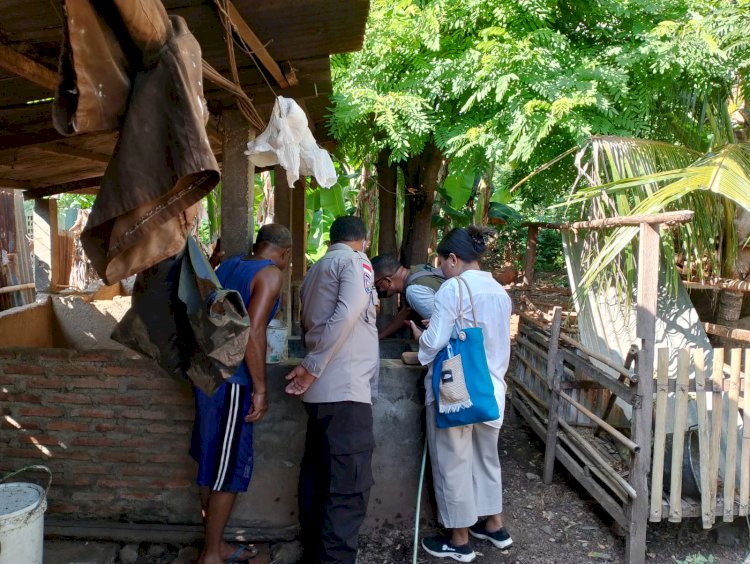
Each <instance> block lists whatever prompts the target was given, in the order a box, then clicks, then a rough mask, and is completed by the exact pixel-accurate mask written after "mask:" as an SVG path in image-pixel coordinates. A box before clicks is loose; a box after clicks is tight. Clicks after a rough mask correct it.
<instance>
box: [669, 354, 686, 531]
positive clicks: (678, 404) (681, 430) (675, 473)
mask: <svg viewBox="0 0 750 564" xmlns="http://www.w3.org/2000/svg"><path fill="white" fill-rule="evenodd" d="M689 368H690V353H689V352H688V350H687V349H680V350H678V351H677V392H676V393H675V408H674V411H675V415H674V431H673V433H672V470H671V472H670V474H669V520H670V521H672V522H673V523H679V522H680V521H682V457H683V455H684V451H685V427H686V426H687V402H688V380H689V378H690V375H689V373H688V370H689Z"/></svg>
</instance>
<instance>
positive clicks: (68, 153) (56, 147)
mask: <svg viewBox="0 0 750 564" xmlns="http://www.w3.org/2000/svg"><path fill="white" fill-rule="evenodd" d="M34 150H35V151H39V152H42V153H48V154H50V155H58V156H64V157H72V158H74V159H82V160H85V161H95V162H99V163H108V162H109V161H110V159H111V158H112V157H111V156H110V155H105V154H104V153H97V152H95V151H89V150H88V149H81V148H80V147H74V146H73V145H68V144H66V143H49V144H45V145H37V146H35V147H34Z"/></svg>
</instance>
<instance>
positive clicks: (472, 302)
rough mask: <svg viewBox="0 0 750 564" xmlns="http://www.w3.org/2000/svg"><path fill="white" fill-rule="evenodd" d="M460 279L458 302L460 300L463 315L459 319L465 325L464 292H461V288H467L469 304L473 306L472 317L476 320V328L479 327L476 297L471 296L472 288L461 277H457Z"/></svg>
mask: <svg viewBox="0 0 750 564" xmlns="http://www.w3.org/2000/svg"><path fill="white" fill-rule="evenodd" d="M457 278H458V300H459V304H458V307H459V310H460V311H461V313H460V314H459V319H460V320H461V324H462V325H463V311H464V308H463V302H462V292H461V286H466V293H467V294H469V303H470V304H471V317H472V318H473V320H474V327H479V323H477V310H476V308H475V307H474V296H473V295H472V294H471V288H470V287H469V283H468V282H467V281H466V280H464V279H463V278H461V276H457Z"/></svg>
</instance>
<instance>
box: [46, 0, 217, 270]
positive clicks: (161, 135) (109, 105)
mask: <svg viewBox="0 0 750 564" xmlns="http://www.w3.org/2000/svg"><path fill="white" fill-rule="evenodd" d="M64 8H65V16H66V18H65V20H66V21H65V32H66V33H65V41H64V45H63V51H62V57H61V65H60V75H61V76H60V87H59V88H58V93H57V96H56V103H55V106H54V107H55V110H54V114H55V117H54V123H55V126H56V127H57V128H58V130H59V131H60V132H61V133H64V134H71V133H83V132H85V131H97V130H103V129H111V128H113V127H116V126H117V125H119V124H121V130H120V135H119V139H118V142H117V146H116V148H115V152H114V154H113V156H112V160H111V161H110V162H109V165H108V166H107V170H106V171H105V173H104V177H103V178H102V183H101V189H100V192H99V195H98V196H97V198H96V201H95V203H94V207H93V209H92V211H91V215H90V217H89V220H88V222H87V224H86V227H85V229H84V231H83V234H82V236H81V241H82V243H83V247H84V250H85V251H86V254H87V255H88V256H89V258H90V260H91V263H92V265H93V266H94V268H95V269H96V271H97V272H98V273H99V275H100V276H101V277H102V279H103V280H104V281H105V282H106V283H107V284H113V283H115V282H117V281H119V280H121V279H123V278H126V277H127V276H130V275H131V274H134V273H137V272H141V271H143V270H144V269H146V268H149V267H151V266H153V265H155V264H157V263H158V262H160V261H162V260H164V259H166V258H168V257H171V256H174V255H175V254H177V253H178V252H180V251H181V250H182V249H183V247H184V246H185V241H186V237H187V234H188V232H189V230H190V228H191V227H192V223H193V221H194V219H195V217H196V215H197V213H198V206H197V205H196V204H197V202H198V201H199V200H200V199H201V198H202V197H203V196H205V195H206V194H207V193H208V192H209V191H210V190H211V189H212V188H213V187H214V186H215V185H216V184H217V183H218V181H219V166H218V163H217V162H216V159H215V158H214V155H213V152H212V150H211V146H210V144H209V141H208V135H207V134H206V123H207V122H208V111H207V108H206V105H205V100H204V99H203V83H202V80H203V77H202V64H201V51H200V45H199V44H198V42H197V41H196V39H195V37H193V35H192V34H191V33H190V31H189V30H188V28H187V25H186V24H185V21H184V20H183V19H182V18H180V17H177V16H172V17H169V18H168V17H167V14H166V11H165V10H164V7H163V5H162V4H161V2H160V1H159V0H140V1H139V2H132V1H128V0H115V1H114V2H112V3H106V2H93V1H92V0H76V1H75V2H73V1H67V2H65V4H64ZM124 101H125V102H126V104H125V105H124V104H123V102H124Z"/></svg>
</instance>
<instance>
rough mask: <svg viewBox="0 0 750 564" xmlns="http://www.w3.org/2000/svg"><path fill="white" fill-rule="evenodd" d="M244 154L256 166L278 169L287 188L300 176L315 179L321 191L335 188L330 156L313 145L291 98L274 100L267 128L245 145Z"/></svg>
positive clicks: (298, 110) (310, 136)
mask: <svg viewBox="0 0 750 564" xmlns="http://www.w3.org/2000/svg"><path fill="white" fill-rule="evenodd" d="M245 154H246V155H248V157H249V158H250V162H251V163H253V164H254V165H255V166H259V167H266V166H272V165H275V164H279V165H281V167H282V168H283V169H284V170H286V178H287V182H289V186H294V183H295V182H296V181H297V180H298V179H299V177H300V176H314V177H315V180H316V181H317V182H318V185H319V186H322V187H323V188H330V187H331V186H333V185H334V184H336V180H337V178H336V169H334V167H333V161H332V160H331V156H330V155H329V154H328V151H326V150H325V149H323V148H322V147H319V146H318V144H317V143H316V142H315V138H314V137H313V134H312V132H311V131H310V128H309V127H308V122H307V115H305V112H304V110H303V109H302V108H300V107H299V104H297V102H295V101H294V100H292V99H291V98H283V97H281V96H279V97H277V98H276V102H275V103H274V105H273V112H272V113H271V119H270V120H269V121H268V127H266V129H265V131H264V132H263V133H261V134H260V135H259V136H258V137H256V138H255V139H254V140H252V141H250V142H249V143H248V144H247V151H245Z"/></svg>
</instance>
